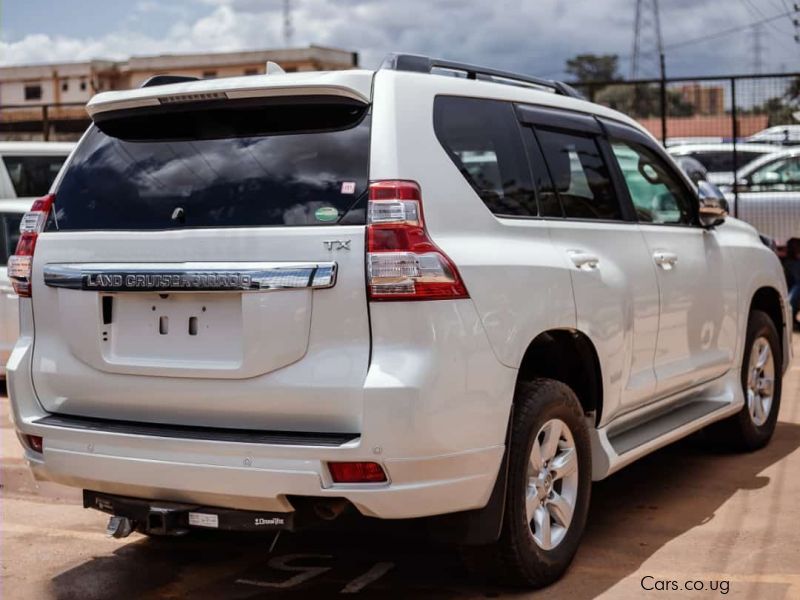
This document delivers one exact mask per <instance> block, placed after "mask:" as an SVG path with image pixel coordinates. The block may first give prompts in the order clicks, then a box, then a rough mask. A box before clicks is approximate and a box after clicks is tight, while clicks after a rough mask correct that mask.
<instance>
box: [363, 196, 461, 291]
mask: <svg viewBox="0 0 800 600" xmlns="http://www.w3.org/2000/svg"><path fill="white" fill-rule="evenodd" d="M367 279H368V282H367V283H368V289H369V298H370V300H453V299H456V298H469V294H468V293H467V288H466V287H465V286H464V283H463V281H462V280H461V276H460V275H459V274H458V270H457V269H456V267H455V265H454V264H453V262H452V261H451V260H450V259H449V258H448V257H447V255H446V254H445V253H444V252H442V251H441V250H440V249H439V248H438V247H437V246H436V244H434V243H433V241H432V240H431V238H430V237H429V236H428V232H427V231H426V230H425V220H424V218H423V214H422V194H421V192H420V189H419V186H418V185H417V184H416V183H414V182H413V181H374V182H372V183H371V184H370V186H369V207H368V210H367Z"/></svg>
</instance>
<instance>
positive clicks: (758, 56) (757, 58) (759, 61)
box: [753, 23, 764, 74]
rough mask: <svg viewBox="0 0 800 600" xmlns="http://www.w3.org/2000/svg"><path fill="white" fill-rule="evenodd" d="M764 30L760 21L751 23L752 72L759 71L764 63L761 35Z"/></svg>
mask: <svg viewBox="0 0 800 600" xmlns="http://www.w3.org/2000/svg"><path fill="white" fill-rule="evenodd" d="M763 33H764V30H763V28H762V26H761V24H760V23H757V24H755V25H753V73H756V74H758V73H761V68H762V66H763V64H764V61H763V56H764V43H763V40H762V35H763Z"/></svg>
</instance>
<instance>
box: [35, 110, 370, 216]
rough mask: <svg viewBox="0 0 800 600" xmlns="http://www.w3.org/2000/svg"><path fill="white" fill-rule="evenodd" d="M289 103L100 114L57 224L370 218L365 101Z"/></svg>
mask: <svg viewBox="0 0 800 600" xmlns="http://www.w3.org/2000/svg"><path fill="white" fill-rule="evenodd" d="M282 102H283V103H281V104H276V103H275V102H265V101H262V102H260V103H258V104H253V102H252V101H250V102H245V103H235V102H231V101H224V102H223V103H220V104H218V105H216V106H215V105H213V104H207V105H206V106H205V107H204V108H202V109H199V110H198V109H197V108H191V109H186V108H181V107H172V106H170V107H159V108H157V109H155V110H148V109H137V110H136V111H135V112H131V111H129V112H127V113H123V114H121V115H112V117H111V118H105V119H103V120H97V122H96V123H95V125H93V126H92V127H91V129H90V130H89V132H88V133H87V135H86V136H85V137H84V139H83V141H82V142H81V144H80V146H79V147H78V149H77V150H76V152H75V156H74V157H73V159H72V161H71V163H70V165H69V167H68V169H67V171H66V173H65V174H64V177H63V179H62V181H61V183H60V185H59V188H58V190H57V191H56V200H55V212H54V218H53V219H51V222H50V223H49V224H48V229H50V230H52V229H58V230H92V229H105V230H107V229H176V228H192V227H254V226H277V225H284V226H286V225H298V226H299V225H335V224H336V223H345V222H346V223H364V222H365V220H366V217H365V210H364V206H365V203H364V197H365V191H366V189H367V176H368V169H369V120H370V119H369V114H368V110H367V106H366V105H363V104H356V103H353V102H344V101H343V102H338V101H335V100H334V101H331V100H327V101H325V102H318V101H317V102H315V101H309V100H308V99H303V101H302V102H298V99H294V102H293V103H292V104H287V103H286V100H283V101H282Z"/></svg>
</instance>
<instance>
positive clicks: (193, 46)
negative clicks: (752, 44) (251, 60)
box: [0, 0, 800, 76]
mask: <svg viewBox="0 0 800 600" xmlns="http://www.w3.org/2000/svg"><path fill="white" fill-rule="evenodd" d="M632 4H633V3H632V1H631V0H604V1H602V2H601V1H598V0H573V1H570V2H563V1H555V0H553V1H551V2H543V1H537V2H533V1H531V0H494V1H493V2H491V3H489V2H479V1H477V0H476V1H473V2H470V1H468V0H438V1H436V2H433V1H432V0H402V1H398V0H348V1H338V2H332V1H331V0H292V5H293V25H294V38H293V45H295V46H301V45H307V44H312V43H313V44H319V45H327V46H336V47H342V48H345V49H348V50H355V51H358V52H359V53H360V54H361V57H362V64H363V65H364V66H367V67H374V66H376V65H377V64H378V63H379V62H380V59H381V57H382V56H383V55H384V54H386V53H387V52H391V51H407V52H418V53H425V54H431V55H436V56H443V57H448V58H453V59H457V60H463V61H471V62H479V63H483V64H489V65H493V66H496V67H498V68H506V69H515V70H522V71H526V72H530V73H538V74H540V75H544V76H554V75H558V74H561V71H562V69H563V65H564V60H565V58H567V57H569V56H572V55H574V54H577V53H580V52H596V53H618V54H620V55H622V56H623V57H624V56H627V55H628V54H629V53H630V47H631V42H632V35H633V32H632V29H633V24H632V20H633V15H632V13H633V7H632ZM282 5H283V3H282V1H281V0H193V4H192V5H191V6H192V10H191V11H189V10H187V9H186V5H185V4H184V5H183V6H176V5H175V4H169V3H164V2H155V1H154V0H139V2H138V3H137V4H136V5H135V10H134V12H135V13H138V14H141V15H146V16H147V18H136V17H132V18H130V19H126V20H124V21H121V22H120V25H119V29H118V30H116V31H109V32H108V33H102V34H98V35H97V36H95V37H88V38H75V37H69V36H67V35H59V36H49V35H44V34H29V35H27V36H24V37H22V38H21V39H18V40H16V41H13V42H0V63H2V64H21V63H31V62H61V61H70V60H86V59H90V58H123V57H125V56H129V55H140V56H141V55H146V54H159V53H181V52H213V51H230V50H240V49H256V48H275V47H280V46H281V45H282V38H281V31H282V19H283V15H282ZM190 15H193V16H190ZM151 18H159V19H167V20H169V21H171V22H172V24H171V26H170V27H169V28H168V30H167V33H166V35H158V36H156V35H153V34H150V33H149V32H148V28H147V22H148V19H151ZM754 18H755V17H753V15H752V14H750V13H748V11H747V10H746V7H745V5H744V4H731V3H729V2H726V1H725V0H705V1H696V0H674V1H673V2H671V3H668V4H662V23H663V26H664V39H665V43H666V44H671V43H675V42H679V41H681V40H686V39H690V38H694V37H698V36H703V35H707V34H708V33H709V32H713V31H719V30H721V29H726V28H729V27H735V26H737V25H741V24H743V23H747V22H749V21H752V20H754ZM786 21H787V22H786V23H785V24H784V23H782V22H780V23H776V24H775V25H776V27H778V28H779V29H780V30H783V31H784V33H785V36H784V37H785V39H780V38H781V36H780V35H779V34H778V33H777V31H772V32H771V33H772V35H771V36H770V39H765V42H766V43H767V44H768V51H767V53H766V54H765V63H766V64H765V70H778V69H779V68H780V66H781V63H783V64H785V66H786V67H788V68H790V69H791V68H794V69H798V68H800V64H799V62H798V58H797V57H798V52H797V46H796V45H795V44H794V42H793V40H792V38H791V35H790V34H791V23H789V22H788V18H787V19H786ZM749 37H750V36H749V35H748V33H747V32H744V33H742V34H740V35H732V36H726V37H724V38H720V39H718V40H715V41H713V42H709V43H705V44H698V45H692V46H690V47H686V48H683V49H680V50H671V51H669V52H668V54H667V62H668V67H669V69H670V70H671V71H672V72H673V73H675V72H682V74H686V73H692V72H694V73H697V72H708V73H711V72H735V71H743V70H747V69H748V68H749V66H750V65H749V59H748V58H747V55H748V54H747V53H748V46H749ZM621 68H622V70H623V72H624V73H625V74H627V70H628V66H627V59H625V60H622V61H621Z"/></svg>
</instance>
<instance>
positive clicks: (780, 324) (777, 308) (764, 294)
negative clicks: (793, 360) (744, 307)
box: [748, 286, 787, 365]
mask: <svg viewBox="0 0 800 600" xmlns="http://www.w3.org/2000/svg"><path fill="white" fill-rule="evenodd" d="M753 310H760V311H762V312H764V313H766V314H767V316H768V317H769V318H770V319H771V320H772V322H773V323H774V324H775V329H777V330H778V336H779V337H780V339H781V341H782V342H783V341H784V340H785V339H786V327H787V323H786V319H785V314H786V313H785V308H784V302H783V300H782V299H781V294H780V292H779V291H778V290H777V289H775V288H774V287H770V286H762V287H760V288H758V289H757V290H756V291H755V292H754V293H753V297H752V299H751V300H750V310H749V311H748V315H749V314H750V313H751V312H752V311H753ZM781 362H782V364H784V365H785V363H786V361H785V357H781Z"/></svg>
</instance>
